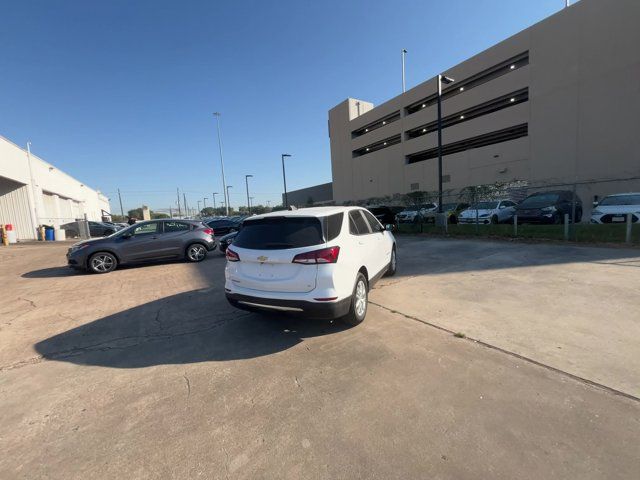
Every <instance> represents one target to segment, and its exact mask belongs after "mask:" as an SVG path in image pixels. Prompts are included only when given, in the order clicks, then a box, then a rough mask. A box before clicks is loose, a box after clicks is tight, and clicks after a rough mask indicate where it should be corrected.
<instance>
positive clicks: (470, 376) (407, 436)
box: [0, 238, 640, 479]
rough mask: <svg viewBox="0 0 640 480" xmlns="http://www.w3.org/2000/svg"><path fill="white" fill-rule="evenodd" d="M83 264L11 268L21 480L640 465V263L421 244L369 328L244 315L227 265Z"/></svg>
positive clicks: (532, 471)
mask: <svg viewBox="0 0 640 480" xmlns="http://www.w3.org/2000/svg"><path fill="white" fill-rule="evenodd" d="M64 250H65V246H64V245H60V244H31V245H20V246H16V247H11V248H4V249H2V250H0V263H1V264H2V265H3V269H4V271H5V272H6V274H5V282H4V285H3V294H2V296H1V297H0V319H1V320H0V322H1V325H0V337H1V341H0V411H2V415H3V421H2V422H0V449H1V451H2V452H3V455H2V456H0V478H29V479H32V478H64V479H70V478H87V477H93V478H114V477H123V478H196V477H201V478H292V479H294V478H295V479H298V478H345V479H346V478H349V479H353V478H384V479H388V478H402V479H406V478H452V479H453V478H455V479H461V478H504V479H511V478H531V479H539V478H580V479H587V478H607V479H609V478H634V476H635V475H636V473H637V471H638V469H639V468H640V450H639V447H638V445H640V402H639V401H638V398H637V397H638V393H639V392H638V385H639V384H640V382H639V381H638V378H637V372H638V371H639V370H638V368H637V366H636V362H637V361H638V358H639V357H640V355H639V352H638V349H637V347H636V346H635V345H634V339H637V338H638V321H639V319H638V317H637V309H636V308H635V307H634V305H638V298H637V293H636V292H638V291H640V289H639V288H638V287H640V274H639V273H638V268H637V267H638V265H639V263H638V262H640V253H639V252H638V250H625V249H602V248H588V247H572V246H560V245H551V246H548V245H511V244H509V243H507V242H479V241H466V240H446V239H423V238H401V239H400V249H399V254H400V255H399V258H400V264H399V268H400V271H399V275H398V276H397V277H394V278H391V279H385V280H383V281H382V282H380V283H379V284H378V286H377V287H376V289H375V290H374V291H373V292H372V294H371V301H372V303H373V305H372V306H371V309H370V311H369V316H368V317H367V319H366V321H365V322H364V323H363V324H362V325H360V326H359V327H356V328H351V329H348V328H346V327H345V326H343V325H341V324H340V323H338V322H334V323H327V322H312V321H303V320H298V319H293V318H288V317H278V316H269V317H263V316H260V315H257V314H251V313H246V312H238V311H236V310H234V309H232V308H231V307H229V306H228V305H227V304H226V302H225V300H224V294H223V289H222V282H223V268H224V259H223V258H222V257H221V256H218V255H212V256H210V258H209V259H207V260H206V261H204V262H202V263H200V264H186V263H177V262H176V263H168V264H156V265H151V266H144V267H132V268H123V269H121V270H117V271H115V272H113V273H111V274H108V275H82V274H75V273H73V272H72V271H70V270H68V269H67V268H66V267H65V266H64ZM454 332H460V333H461V334H464V335H466V337H467V338H457V337H455V336H454V335H453V334H452V333H454ZM474 340H480V342H476V341H474ZM635 344H637V342H635ZM558 347H560V348H558Z"/></svg>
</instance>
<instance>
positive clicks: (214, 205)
mask: <svg viewBox="0 0 640 480" xmlns="http://www.w3.org/2000/svg"><path fill="white" fill-rule="evenodd" d="M217 194H218V192H213V193H212V195H213V209H214V210H215V209H216V195H217Z"/></svg>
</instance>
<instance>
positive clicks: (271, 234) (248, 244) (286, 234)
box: [233, 217, 324, 250]
mask: <svg viewBox="0 0 640 480" xmlns="http://www.w3.org/2000/svg"><path fill="white" fill-rule="evenodd" d="M322 243H324V239H323V237H322V225H321V223H320V220H319V219H318V218H315V217H270V218H269V217H268V218H261V219H258V220H245V222H244V224H243V226H242V230H240V232H239V233H238V236H237V237H236V238H235V240H234V241H233V244H234V245H235V246H237V247H240V248H250V249H253V250H280V249H286V248H300V247H310V246H311V245H319V244H322Z"/></svg>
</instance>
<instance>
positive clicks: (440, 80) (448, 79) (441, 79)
mask: <svg viewBox="0 0 640 480" xmlns="http://www.w3.org/2000/svg"><path fill="white" fill-rule="evenodd" d="M454 81H455V80H454V79H453V78H451V77H447V76H446V75H438V213H442V83H443V82H444V83H445V84H447V85H449V84H450V83H453V82H454Z"/></svg>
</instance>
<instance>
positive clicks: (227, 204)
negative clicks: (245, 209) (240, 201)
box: [225, 185, 233, 217]
mask: <svg viewBox="0 0 640 480" xmlns="http://www.w3.org/2000/svg"><path fill="white" fill-rule="evenodd" d="M230 188H233V185H227V203H226V204H225V205H226V207H227V217H228V216H229V209H230V208H231V205H229V202H230V201H231V199H230V198H229V189H230Z"/></svg>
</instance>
